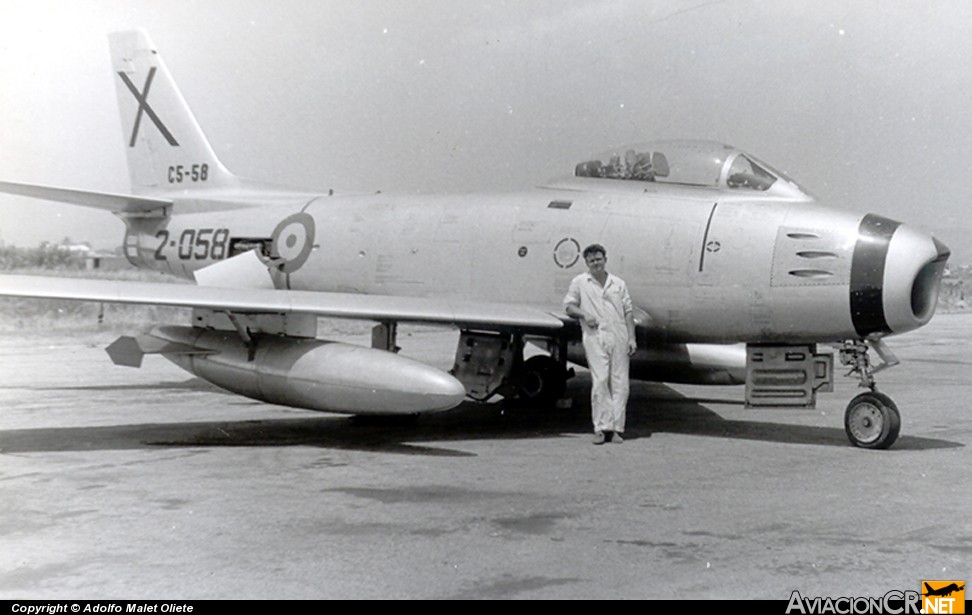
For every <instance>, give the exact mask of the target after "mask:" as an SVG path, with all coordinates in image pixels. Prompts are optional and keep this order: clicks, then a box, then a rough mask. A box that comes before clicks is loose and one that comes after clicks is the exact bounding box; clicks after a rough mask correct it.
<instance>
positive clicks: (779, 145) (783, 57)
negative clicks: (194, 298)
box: [0, 0, 972, 263]
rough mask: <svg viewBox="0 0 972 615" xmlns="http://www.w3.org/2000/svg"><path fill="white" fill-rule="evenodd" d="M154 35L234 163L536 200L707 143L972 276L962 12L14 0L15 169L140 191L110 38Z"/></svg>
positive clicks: (34, 219) (688, 4) (104, 233)
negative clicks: (867, 215)
mask: <svg viewBox="0 0 972 615" xmlns="http://www.w3.org/2000/svg"><path fill="white" fill-rule="evenodd" d="M136 27H140V28H145V29H146V30H147V31H148V32H149V34H150V35H151V37H152V39H153V40H154V42H155V44H156V46H157V47H158V49H159V51H160V53H161V54H162V55H163V57H164V58H165V60H166V62H167V64H168V66H169V69H170V70H171V72H172V73H173V76H174V77H175V79H176V81H177V82H178V83H179V85H180V87H181V89H182V92H183V94H184V95H185V97H186V99H187V101H188V102H189V104H190V106H191V107H192V109H193V111H194V112H195V114H196V116H197V118H198V119H199V121H200V124H201V125H202V127H203V130H204V131H205V132H206V133H207V135H208V136H209V138H210V140H211V141H212V143H213V146H214V148H215V149H216V151H217V154H218V155H219V156H220V158H221V159H222V160H223V162H224V163H225V164H226V165H227V166H228V167H229V168H230V169H231V170H232V171H234V172H235V173H237V174H239V175H243V176H248V177H252V178H254V179H264V180H269V181H275V182H280V183H289V184H296V185H299V186H305V187H320V188H323V189H327V188H329V187H335V188H343V189H366V190H376V189H381V190H383V191H385V192H394V191H404V192H423V191H430V192H447V191H448V192H453V191H489V190H501V191H502V190H513V189H519V188H526V187H530V186H534V185H537V184H540V183H542V182H544V181H545V180H547V179H549V178H551V177H554V176H557V175H563V174H568V173H570V172H572V170H573V166H574V164H575V163H576V162H577V161H579V160H581V159H585V158H587V157H589V155H590V154H591V153H594V152H598V151H601V150H604V149H607V148H609V147H611V146H613V145H617V144H622V143H630V142H638V141H647V140H652V139H656V138H682V137H686V138H705V139H714V140H718V141H723V142H726V143H731V144H733V145H736V146H738V147H740V148H742V149H745V150H748V151H751V152H752V153H754V154H755V155H756V156H758V157H760V158H762V159H764V160H766V161H767V162H769V163H770V164H772V165H774V166H776V167H778V168H780V169H783V170H785V171H787V172H788V173H789V174H790V175H791V176H793V177H794V178H795V179H796V180H797V181H799V182H800V183H802V184H803V185H804V186H806V187H807V188H809V189H810V190H811V191H812V192H813V193H814V194H815V195H816V196H818V197H819V199H820V200H821V201H822V202H825V203H827V204H832V205H835V206H838V207H842V208H846V209H851V210H855V211H861V212H875V213H880V214H883V215H886V216H889V217H892V218H895V219H898V220H901V221H904V222H907V223H910V224H913V225H915V226H918V227H919V228H923V229H925V230H928V231H931V232H933V233H934V234H935V235H936V236H938V237H939V238H941V239H942V240H943V241H944V242H945V243H946V244H948V245H949V246H950V247H951V248H952V249H953V253H954V257H953V263H956V262H959V263H961V262H972V241H970V240H969V239H968V237H969V234H970V233H972V213H970V205H972V182H970V181H969V180H968V179H967V176H968V175H969V173H970V169H972V110H970V100H972V68H970V67H972V58H970V55H972V53H970V52H972V3H970V2H967V1H965V0H955V1H935V0H920V1H919V0H915V1H900V0H891V1H884V2H877V1H873V2H872V1H861V0H856V1H854V2H849V1H848V0H813V1H802V0H801V1H787V2H770V1H768V0H764V1H756V0H725V1H721V2H720V1H708V2H707V1H704V0H698V1H684V2H681V1H679V2H676V1H665V2H660V1H659V2H650V1H637V0H614V1H611V0H593V1H590V2H587V1H569V2H568V1H564V0H556V1H544V2H541V1H536V2H531V1H527V0H517V1H512V0H511V1H507V2H502V1H492V2H489V1H483V0H475V1H457V0H442V1H440V0H425V1H399V0H396V1H392V0H385V1H362V0H353V1H352V0H341V1H337V0H335V1H329V2H310V1H297V0H274V1H272V2H271V1H262V0H249V1H241V0H231V1H212V0H206V1H205V2H203V1H197V2H188V1H179V0H166V1H165V2H154V1H151V2H150V1H145V0H142V1H133V0H124V1H122V0H119V1H113V0H96V1H87V2H61V1H58V2H48V1H44V0H27V1H20V0H13V1H12V0H0V179H7V180H12V181H26V182H34V183H44V184H53V185H63V186H68V187H78V188H85V189H93V190H106V191H115V192H127V191H128V185H127V177H128V176H127V172H126V169H125V159H124V148H123V136H122V130H121V126H120V122H119V119H118V113H117V109H116V99H115V92H114V85H113V82H112V79H111V71H110V63H109V58H108V49H107V40H106V34H107V33H108V32H111V31H114V30H122V29H130V28H136ZM122 234H123V225H122V224H121V222H119V221H117V220H116V219H115V218H114V217H113V216H111V215H110V214H106V213H101V212H93V211H90V210H83V209H81V208H75V207H71V206H66V205H56V204H50V203H47V202H43V201H36V200H28V199H23V198H19V197H0V239H2V240H3V241H5V242H7V243H17V244H21V245H35V244H36V243H38V242H39V241H41V240H44V239H47V240H54V241H57V240H60V239H61V238H62V237H64V236H70V237H72V238H74V239H76V240H83V239H86V240H90V241H92V242H93V243H94V245H95V246H97V247H104V248H111V247H114V246H116V245H118V244H120V242H121V236H122Z"/></svg>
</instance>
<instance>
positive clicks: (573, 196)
mask: <svg viewBox="0 0 972 615" xmlns="http://www.w3.org/2000/svg"><path fill="white" fill-rule="evenodd" d="M110 47H111V57H112V61H113V71H114V80H115V83H116V86H117V93H118V101H119V105H120V109H121V113H122V122H123V130H124V134H125V137H126V141H125V144H124V145H125V147H126V151H127V157H128V164H129V173H130V179H131V184H132V191H131V194H106V193H98V192H90V191H81V190H72V189H65V188H58V187H51V186H38V185H28V184H22V183H13V182H0V191H4V192H8V193H13V194H19V195H26V196H30V197H36V198H41V199H47V200H55V201H65V202H68V203H75V204H78V205H83V206H88V207H96V208H101V209H106V210H109V211H111V212H113V213H115V214H116V215H118V216H119V217H120V218H121V219H122V220H124V221H125V224H126V228H127V231H126V235H125V238H124V251H125V255H126V256H127V258H128V260H129V261H130V262H131V263H132V264H133V265H135V266H136V267H140V268H145V269H152V270H157V271H162V272H167V273H170V274H174V275H176V276H184V277H189V278H195V280H196V282H197V284H196V285H175V284H147V283H145V284H141V283H127V282H111V281H98V280H79V279H54V278H39V277H26V276H4V277H2V278H0V295H6V296H22V297H48V298H51V297H56V298H65V299H77V300H87V301H102V302H121V303H145V304H168V305H177V306H188V307H191V308H193V316H192V322H191V324H190V326H162V327H158V328H156V329H154V330H153V331H152V332H151V333H149V334H145V335H140V336H137V337H123V338H120V339H119V340H118V341H116V342H115V343H113V344H112V345H111V346H109V348H108V352H109V355H110V356H111V358H112V359H113V360H114V361H115V362H116V363H119V364H122V365H134V366H137V365H140V364H141V361H142V357H143V355H144V354H147V353H157V354H162V355H163V356H164V357H166V358H167V359H169V360H171V361H172V362H174V363H176V364H177V365H179V366H181V367H183V368H184V369H186V370H188V371H189V372H191V373H193V374H195V375H197V376H199V377H200V378H203V379H205V380H208V381H209V382H212V383H215V384H217V385H219V386H221V387H223V388H225V389H228V390H230V391H233V392H236V393H239V394H241V395H245V396H247V397H251V398H255V399H260V400H265V401H267V402H272V403H277V404H284V405H289V406H294V407H298V408H306V409H311V410H322V411H331V412H343V413H350V414H412V413H422V412H432V411H442V410H446V409H449V408H452V407H455V406H456V405H458V404H459V403H460V402H461V401H462V400H463V399H465V398H467V397H471V398H473V399H476V400H486V399H489V398H491V397H493V396H496V395H502V396H507V397H509V396H516V395H519V396H522V397H526V398H527V399H532V400H534V401H535V402H537V403H541V402H551V401H554V400H556V399H558V398H559V397H560V396H562V394H563V392H564V388H565V382H566V379H567V378H568V375H569V373H570V372H569V370H568V367H567V365H568V361H574V362H578V363H581V364H583V352H582V350H581V348H580V345H579V343H578V338H579V330H578V328H577V326H576V324H575V323H574V322H572V321H570V319H568V318H567V316H566V315H565V314H564V311H563V307H562V300H563V297H564V294H565V291H566V290H567V287H568V284H569V282H570V279H571V278H572V277H573V276H575V275H577V274H578V273H580V272H582V271H584V263H583V259H582V258H581V250H582V248H583V247H584V246H585V245H587V244H590V243H593V242H598V243H601V244H604V245H605V246H607V247H608V252H609V258H610V267H611V270H612V271H614V272H616V273H618V274H619V275H621V276H622V277H623V278H625V279H626V281H627V283H628V287H629V288H630V290H631V294H632V299H633V301H634V304H635V306H636V322H637V335H638V341H639V348H640V350H639V351H638V353H637V355H636V356H635V357H634V358H633V362H632V377H634V378H640V379H651V380H657V381H665V382H682V383H702V384H743V383H745V385H746V401H747V404H748V405H750V406H791V407H792V406H798V407H813V405H814V403H815V401H816V394H817V393H818V392H822V391H828V390H832V381H833V372H834V355H833V353H831V352H827V351H826V348H828V347H830V346H833V347H835V348H837V354H838V356H839V358H840V361H841V362H842V363H843V364H845V365H847V366H849V367H850V368H851V373H854V374H856V376H857V377H858V378H859V379H860V383H861V385H862V386H863V387H865V388H866V389H868V390H867V391H865V392H863V393H862V394H860V395H858V396H857V397H855V398H854V399H853V400H852V401H851V402H850V404H849V405H848V407H847V411H846V414H845V421H844V423H845V429H846V432H847V435H848V437H849V439H850V441H851V442H852V443H853V444H855V445H857V446H861V447H866V448H886V447H888V446H890V445H891V444H892V443H893V442H894V441H895V439H896V438H897V436H898V433H899V430H900V424H901V423H900V416H899V412H898V410H897V408H896V406H895V404H894V402H892V400H891V399H890V398H889V397H887V396H886V395H884V394H883V393H879V392H877V390H876V388H875V381H874V373H875V372H877V371H879V370H880V369H882V368H884V367H887V366H889V365H893V364H895V363H896V362H897V361H896V359H895V358H894V355H893V354H892V353H891V352H890V350H889V349H888V347H887V345H886V344H885V341H884V338H885V337H887V336H890V335H892V334H896V333H902V332H905V331H910V330H913V329H915V328H918V327H921V326H922V325H924V324H925V323H927V322H928V321H929V320H930V319H931V318H932V315H933V314H934V312H935V305H936V301H937V297H938V291H939V285H940V281H941V276H942V272H943V270H944V268H945V265H946V261H947V259H948V256H949V251H948V249H947V248H946V247H945V246H944V245H943V244H942V243H940V242H939V241H938V240H937V239H934V238H933V237H931V236H928V235H926V234H924V233H922V232H919V231H917V230H915V229H914V228H911V227H909V226H906V225H904V224H901V223H898V222H895V221H893V220H889V219H887V218H884V217H882V216H879V215H876V214H870V213H869V214H859V213H852V212H848V211H843V210H840V209H835V208H832V207H828V206H825V205H823V204H820V203H818V202H816V201H815V199H814V198H812V197H811V196H810V195H809V193H808V192H807V191H806V190H804V189H803V188H802V187H801V186H800V185H799V184H797V183H796V182H795V181H793V180H792V179H790V178H789V177H787V176H786V175H785V174H783V173H781V172H779V171H777V170H775V169H773V167H771V166H770V165H768V164H766V163H764V162H762V161H761V160H759V159H758V158H756V157H755V156H752V155H750V154H748V153H746V152H743V151H740V150H739V149H736V148H734V147H730V146H728V145H723V144H719V143H712V142H700V141H661V142H653V143H643V144H637V145H630V146H624V147H620V148H615V149H612V150H608V151H606V152H604V153H601V154H598V155H595V156H591V157H589V158H587V159H585V160H583V161H581V162H580V163H579V164H577V166H576V167H575V168H574V169H572V170H571V171H572V174H570V175H569V176H566V177H564V178H562V179H557V180H554V181H550V182H549V183H547V184H545V185H543V186H541V187H539V188H536V189H533V190H529V191H523V192H516V193H510V194H466V195H426V196H415V195H409V196H393V195H391V194H382V193H373V194H349V195H342V194H337V193H334V192H331V191H328V192H326V193H323V194H321V193H319V192H313V191H305V190H295V189H289V188H283V187H279V186H274V185H269V184H262V183H257V182H252V181H248V180H244V179H241V178H239V177H237V176H235V175H233V174H231V173H230V172H229V171H228V170H227V169H226V168H225V167H224V166H223V165H222V164H221V163H220V162H219V160H218V159H217V157H216V154H215V153H214V151H213V149H212V148H211V147H210V145H209V143H208V142H207V140H206V138H205V136H204V135H203V132H202V131H201V129H200V128H199V126H198V124H197V122H196V120H195V118H194V117H193V115H192V113H191V112H190V110H189V107H188V106H187V104H186V102H185V100H184V99H183V97H182V95H181V94H180V93H179V90H178V89H177V87H176V85H175V82H174V81H173V80H172V77H171V76H170V74H169V72H168V70H167V69H166V67H165V64H164V63H163V61H162V58H161V56H160V55H159V54H158V52H157V51H156V49H155V47H154V46H153V44H152V43H151V41H150V40H149V37H148V36H147V34H146V33H144V32H143V31H129V32H120V33H115V34H113V35H111V36H110ZM318 316H328V317H348V318H357V319H368V320H373V321H375V322H376V323H377V324H376V326H375V328H374V330H373V335H372V338H373V340H372V347H371V348H365V347H358V346H352V345H347V344H342V343H335V342H330V341H327V340H321V339H317V318H318ZM402 322H420V323H438V324H442V325H450V326H455V327H458V328H459V330H460V336H459V343H458V348H457V350H456V355H455V366H454V368H453V369H452V370H451V371H450V372H448V373H447V372H445V371H442V370H439V369H436V368H434V367H431V366H428V365H425V364H422V363H419V362H417V361H414V360H411V359H407V358H405V357H403V356H400V355H399V354H396V351H397V350H398V347H397V345H396V327H397V324H398V323H402ZM527 344H534V345H537V346H539V347H540V348H541V349H543V350H545V351H546V352H545V353H540V354H537V355H536V356H532V357H530V358H528V359H525V358H524V347H525V346H526V345H527ZM872 349H873V350H874V351H875V352H876V353H877V355H878V357H879V359H880V363H879V364H877V365H872V362H871V359H870V353H869V351H870V350H872Z"/></svg>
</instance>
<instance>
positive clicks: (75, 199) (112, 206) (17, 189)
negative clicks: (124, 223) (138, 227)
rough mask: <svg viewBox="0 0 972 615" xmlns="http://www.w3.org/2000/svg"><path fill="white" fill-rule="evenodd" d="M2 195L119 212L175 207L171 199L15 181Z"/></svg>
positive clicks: (3, 187) (4, 187) (2, 187)
mask: <svg viewBox="0 0 972 615" xmlns="http://www.w3.org/2000/svg"><path fill="white" fill-rule="evenodd" d="M0 192H6V193H8V194H19V195H22V196H29V197H33V198H35V199H45V200H48V201H59V202H62V203H72V204H74V205H83V206H84V207H93V208H95V209H104V210H106V211H111V212H115V213H127V214H137V213H148V212H152V211H158V210H160V209H162V208H164V207H171V206H172V201H171V200H169V199H159V198H153V197H144V196H135V195H130V194H112V193H110V192H91V191H88V190H73V189H68V188H56V187H54V186H40V185H37V184H19V183H15V182H0Z"/></svg>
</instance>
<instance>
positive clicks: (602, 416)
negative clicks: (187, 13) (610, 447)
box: [564, 243, 638, 444]
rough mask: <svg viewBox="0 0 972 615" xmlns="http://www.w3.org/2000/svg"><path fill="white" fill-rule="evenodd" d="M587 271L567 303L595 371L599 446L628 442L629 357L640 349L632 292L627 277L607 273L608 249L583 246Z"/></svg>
mask: <svg viewBox="0 0 972 615" xmlns="http://www.w3.org/2000/svg"><path fill="white" fill-rule="evenodd" d="M584 262H586V263H587V269H588V272H587V273H582V274H580V275H579V276H577V277H575V278H574V279H573V280H571V282H570V289H569V290H568V291H567V296H566V297H564V307H565V309H566V310H567V314H568V315H569V316H570V317H571V318H576V319H577V320H579V321H580V324H581V331H582V332H583V340H584V353H585V354H586V355H587V366H588V367H589V368H590V370H591V415H592V418H593V419H594V444H604V442H605V441H607V442H612V441H613V442H618V443H620V442H623V441H624V438H622V437H621V434H622V433H623V432H624V414H625V409H626V407H627V404H628V359H629V357H630V356H631V355H633V354H634V353H635V351H636V350H637V349H638V342H637V341H636V339H635V326H634V317H633V315H632V308H631V295H629V294H628V287H627V286H625V283H624V280H622V279H621V278H619V277H617V276H616V275H612V274H610V273H608V272H607V269H605V265H606V264H607V250H605V249H604V246H602V245H600V244H596V243H595V244H592V245H589V246H587V247H586V248H584Z"/></svg>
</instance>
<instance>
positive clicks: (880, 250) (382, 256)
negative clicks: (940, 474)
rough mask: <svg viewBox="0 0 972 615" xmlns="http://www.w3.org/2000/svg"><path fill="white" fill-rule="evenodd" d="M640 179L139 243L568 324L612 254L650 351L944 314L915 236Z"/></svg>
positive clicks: (143, 262)
mask: <svg viewBox="0 0 972 615" xmlns="http://www.w3.org/2000/svg"><path fill="white" fill-rule="evenodd" d="M595 182H596V184H595ZM632 184H633V182H623V181H614V182H610V181H609V182H605V181H604V180H589V179H584V178H571V179H569V180H564V181H562V182H560V183H559V184H555V185H553V186H551V187H547V188H538V189H535V190H531V191H526V192H516V193H508V194H499V195H496V194H493V195H468V194H466V195H404V196H403V195H390V194H389V195H385V194H373V195H366V196H351V197H348V196H334V195H332V196H318V197H311V196H307V195H296V194H295V195H293V196H277V197H275V198H276V199H277V201H276V203H274V204H268V205H267V206H263V207H256V208H247V209H234V210H225V211H215V212H213V211H210V212H208V213H188V214H182V215H173V216H170V217H168V218H165V219H157V220H153V219H144V220H132V221H130V236H129V237H128V238H127V239H126V245H128V246H129V249H128V254H129V258H130V259H131V260H132V261H133V262H134V263H135V264H136V265H138V266H141V267H147V268H152V269H157V270H161V271H166V272H169V273H174V274H176V275H182V276H191V274H192V272H193V271H195V270H197V269H199V268H202V267H205V266H208V265H211V264H213V263H214V262H216V261H219V260H223V259H225V258H229V257H230V256H233V255H235V254H237V253H239V252H241V251H243V250H246V249H251V248H253V247H258V248H259V249H262V250H263V251H264V253H265V254H267V255H270V253H274V254H275V255H276V256H277V257H282V258H283V259H284V260H285V261H286V260H288V259H292V260H294V262H293V263H291V264H290V266H289V268H288V266H284V267H283V269H282V272H281V273H279V274H278V275H277V276H276V277H277V279H276V283H277V285H278V286H280V287H285V288H291V289H297V290H317V291H339V292H354V293H367V294H383V295H405V296H443V297H463V298H466V299H474V300H484V301H500V302H516V303H532V304H536V305H541V306H544V307H546V308H548V309H550V310H554V311H559V310H560V305H561V301H562V299H563V296H564V294H565V292H566V290H567V287H568V285H569V283H570V280H571V279H572V278H573V277H574V276H576V275H577V274H579V273H582V272H584V271H585V270H586V269H585V266H584V262H583V259H582V258H581V256H580V252H581V250H583V248H584V247H585V246H586V245H588V244H590V243H594V242H597V243H601V244H603V245H604V246H606V247H607V250H608V268H609V269H610V270H611V271H612V272H614V273H616V274H617V275H620V276H621V277H622V278H624V279H625V280H626V281H627V282H628V287H629V289H630V291H631V294H632V298H633V300H634V303H635V305H636V306H637V307H638V308H639V309H641V310H643V311H644V312H645V313H646V314H647V315H648V316H650V321H648V322H650V324H649V325H648V326H647V327H646V329H647V332H648V335H649V338H651V339H656V340H661V341H668V342H722V341H725V342H739V341H745V342H773V341H778V340H781V339H785V340H787V341H788V342H791V343H792V342H799V341H807V342H819V341H825V340H835V341H836V340H840V339H845V338H862V337H865V336H867V335H875V334H876V335H882V334H885V333H890V332H895V333H897V332H901V331H905V330H910V329H913V328H916V327H918V326H921V325H922V324H924V322H927V320H928V319H929V318H930V317H931V315H932V313H933V311H934V302H935V297H934V291H935V290H937V285H935V284H928V285H926V286H927V288H926V289H925V290H922V288H919V289H918V290H917V291H916V290H915V288H916V286H921V284H920V282H921V280H922V279H923V278H924V277H929V276H933V275H935V272H934V271H931V270H930V269H929V265H928V263H930V262H931V261H933V260H935V258H936V256H937V252H936V250H938V247H937V244H936V243H934V242H933V240H932V239H931V238H928V237H927V236H925V235H923V234H920V233H918V232H916V231H913V230H912V229H910V228H909V227H906V226H904V225H899V224H898V223H896V222H893V221H890V220H887V219H885V218H880V217H877V216H864V215H861V214H854V213H849V212H845V211H841V210H836V209H831V208H826V207H823V206H821V205H819V204H817V203H815V202H813V201H812V200H794V199H789V200H779V199H768V198H765V197H763V198H760V196H759V195H747V197H746V198H740V196H739V195H736V194H731V193H727V191H725V190H718V189H705V188H699V187H691V188H689V187H685V188H680V187H678V186H671V185H666V186H661V187H655V186H653V185H651V184H647V187H645V186H646V184H644V183H641V182H637V184H638V185H636V186H635V185H632ZM605 188H608V189H605ZM308 220H311V221H310V222H308ZM293 229H297V231H299V232H297V233H294V232H291V231H292V230H293ZM308 241H309V242H311V243H310V244H309V245H304V244H305V243H306V242H308ZM136 243H137V250H135V249H132V247H133V246H134V245H135V244H136ZM288 244H289V245H288ZM297 261H299V262H297ZM288 269H289V270H288ZM922 293H924V294H922ZM646 320H647V319H646Z"/></svg>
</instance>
